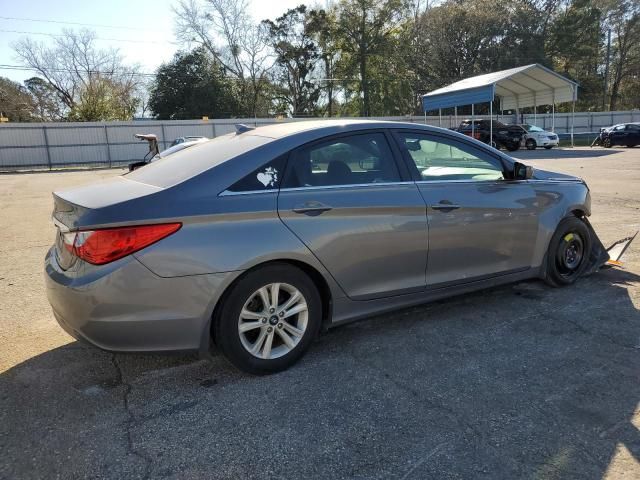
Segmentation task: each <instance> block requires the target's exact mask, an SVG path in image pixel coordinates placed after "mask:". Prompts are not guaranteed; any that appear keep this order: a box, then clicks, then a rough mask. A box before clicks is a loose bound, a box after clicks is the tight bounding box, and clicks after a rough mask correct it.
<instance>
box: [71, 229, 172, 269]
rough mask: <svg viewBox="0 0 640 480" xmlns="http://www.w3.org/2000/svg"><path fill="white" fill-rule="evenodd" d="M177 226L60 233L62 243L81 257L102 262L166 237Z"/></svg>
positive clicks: (110, 260) (135, 250) (97, 262)
mask: <svg viewBox="0 0 640 480" xmlns="http://www.w3.org/2000/svg"><path fill="white" fill-rule="evenodd" d="M181 226H182V224H181V223H163V224H159V225H140V226H134V227H118V228H105V229H101V230H85V231H80V232H70V233H65V234H64V235H63V244H64V248H66V249H67V250H68V251H69V252H71V253H72V254H74V255H76V256H78V257H80V258H81V259H83V260H84V261H86V262H89V263H92V264H94V265H104V264H105V263H109V262H113V261H114V260H118V259H119V258H122V257H126V256H127V255H131V254H132V253H134V252H137V251H138V250H141V249H143V248H145V247H148V246H149V245H151V244H152V243H155V242H157V241H159V240H162V239H163V238H165V237H168V236H169V235H171V234H172V233H174V232H176V231H178V230H179V229H180V227H181Z"/></svg>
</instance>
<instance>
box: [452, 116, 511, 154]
mask: <svg viewBox="0 0 640 480" xmlns="http://www.w3.org/2000/svg"><path fill="white" fill-rule="evenodd" d="M472 127H473V128H472ZM456 131H457V132H460V133H462V134H464V135H468V136H470V137H471V136H473V138H475V139H476V140H480V141H481V142H483V143H487V144H490V145H492V146H494V147H496V148H506V149H507V150H509V151H510V152H515V151H516V150H518V149H519V148H520V142H521V141H522V137H523V132H522V129H521V128H519V127H516V126H513V125H505V124H504V123H502V122H498V121H496V120H493V141H491V121H490V120H473V121H472V120H463V121H462V122H461V123H460V125H459V126H458V128H457V129H456Z"/></svg>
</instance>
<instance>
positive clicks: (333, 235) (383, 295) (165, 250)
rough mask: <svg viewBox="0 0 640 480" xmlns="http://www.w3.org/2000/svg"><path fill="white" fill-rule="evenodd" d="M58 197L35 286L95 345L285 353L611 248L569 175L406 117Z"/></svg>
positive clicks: (324, 128)
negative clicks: (379, 316)
mask: <svg viewBox="0 0 640 480" xmlns="http://www.w3.org/2000/svg"><path fill="white" fill-rule="evenodd" d="M239 131H241V132H243V133H238V134H230V135H225V136H221V137H218V138H215V139H213V140H211V141H209V142H206V143H204V144H202V145H201V146H200V147H198V148H189V149H185V150H182V151H180V152H177V153H175V154H173V155H171V156H169V157H166V158H162V159H160V160H158V161H156V162H153V163H152V164H150V165H149V166H147V167H145V168H142V169H139V170H136V171H134V172H131V173H129V174H127V175H124V176H122V177H116V178H113V179H111V180H108V181H106V182H101V183H98V184H93V185H88V186H85V187H75V188H71V189H67V190H62V191H58V192H55V193H54V195H53V197H54V211H53V220H54V223H55V225H56V226H57V236H56V240H55V245H54V246H53V247H52V248H51V249H50V250H49V252H48V254H47V256H46V259H45V271H46V283H47V289H46V291H47V295H48V299H49V302H50V303H51V306H52V308H53V313H54V315H55V317H56V319H57V320H58V322H59V323H60V325H61V327H62V328H64V329H65V330H66V331H67V332H69V333H70V334H71V335H73V336H74V337H76V338H78V339H82V340H85V341H87V342H89V343H91V344H93V345H95V346H98V347H100V348H103V349H105V350H109V351H118V352H138V351H189V350H195V351H200V352H201V353H203V354H204V353H206V352H208V351H209V349H210V348H211V347H212V345H215V346H217V348H218V349H219V350H221V351H222V352H223V353H224V355H226V357H227V358H228V359H229V360H230V361H231V362H232V363H233V364H234V365H236V366H238V367H239V368H241V369H242V370H245V371H247V372H252V373H257V374H260V373H269V372H275V371H278V370H282V369H284V368H287V367H289V366H290V365H292V364H293V363H294V362H295V361H296V360H298V359H299V358H300V357H301V355H302V354H303V353H304V352H305V351H306V350H307V348H308V347H309V345H310V343H311V342H312V341H313V339H314V338H315V337H316V335H318V333H319V332H320V331H321V330H323V329H326V328H329V327H332V326H335V325H340V324H342V323H344V322H347V321H350V320H355V319H358V318H361V317H366V316H369V315H372V314H375V313H380V312H384V311H388V310H392V309H397V308H401V307H407V306H410V305H416V304H421V303H424V302H428V301H432V300H435V299H440V298H443V297H447V296H451V295H456V294H462V293H465V292H470V291H474V290H478V289H482V288H487V287H490V286H495V285H499V284H504V283H508V282H514V281H519V280H523V279H529V278H542V279H545V280H546V281H547V282H548V283H549V284H551V285H554V286H562V285H569V284H572V283H574V282H575V281H576V279H578V277H580V276H581V275H583V274H584V273H585V272H588V271H591V270H593V269H594V268H595V267H596V266H599V265H601V264H602V263H603V262H604V261H606V260H607V258H608V257H607V253H606V251H604V249H603V248H602V244H601V243H600V241H599V240H598V237H597V236H596V234H595V233H594V231H593V229H592V228H591V226H590V224H589V222H588V220H587V217H588V216H589V215H590V213H591V205H590V202H591V201H590V196H589V189H588V188H587V185H586V184H585V183H584V181H582V180H581V179H579V178H575V177H571V176H568V175H563V174H559V173H551V172H546V171H543V170H535V171H534V170H533V168H531V167H529V166H525V165H524V164H522V163H519V162H517V161H515V160H514V159H512V158H511V157H509V156H508V155H506V154H504V153H502V152H499V151H498V150H496V149H493V148H490V147H488V146H487V145H485V144H483V143H481V142H479V141H476V140H474V139H471V138H469V137H467V136H464V135H461V134H458V133H455V132H452V131H449V130H444V129H440V128H435V127H429V126H424V125H416V124H411V123H396V122H376V121H361V120H350V121H347V120H335V121H309V122H294V123H285V124H276V125H270V126H265V127H261V128H257V129H249V128H246V127H245V128H243V129H239Z"/></svg>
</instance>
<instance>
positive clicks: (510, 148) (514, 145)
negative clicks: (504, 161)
mask: <svg viewBox="0 0 640 480" xmlns="http://www.w3.org/2000/svg"><path fill="white" fill-rule="evenodd" d="M506 147H507V150H508V151H510V152H515V151H517V150H518V149H520V145H519V144H517V143H508V144H507V145H506Z"/></svg>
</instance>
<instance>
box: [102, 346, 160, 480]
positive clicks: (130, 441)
mask: <svg viewBox="0 0 640 480" xmlns="http://www.w3.org/2000/svg"><path fill="white" fill-rule="evenodd" d="M111 363H112V364H113V366H114V368H115V369H116V385H122V386H123V387H125V388H124V394H123V395H122V405H123V407H124V410H125V412H126V413H127V420H126V423H125V433H126V437H127V451H128V453H129V454H131V455H134V456H136V457H138V458H139V459H140V460H142V461H143V462H144V463H145V469H144V475H143V477H142V478H143V479H147V478H149V476H150V475H151V464H152V463H153V460H152V459H151V457H149V456H148V455H145V454H143V453H141V452H139V451H138V450H137V449H136V448H134V446H133V436H132V433H131V427H132V426H133V424H134V423H135V418H134V416H133V412H132V411H131V409H130V408H129V394H130V393H131V384H130V383H128V382H125V381H124V377H123V375H122V369H121V368H120V365H119V364H118V360H117V359H116V354H115V353H113V354H111Z"/></svg>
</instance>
